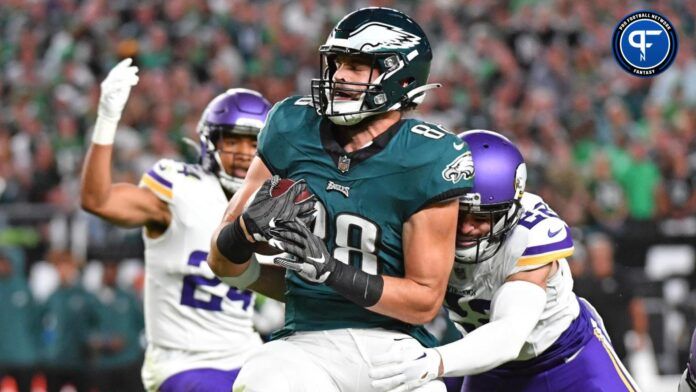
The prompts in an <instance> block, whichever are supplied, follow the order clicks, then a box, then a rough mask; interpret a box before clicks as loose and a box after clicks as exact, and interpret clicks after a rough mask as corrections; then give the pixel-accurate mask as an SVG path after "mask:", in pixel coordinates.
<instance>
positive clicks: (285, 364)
mask: <svg viewBox="0 0 696 392" xmlns="http://www.w3.org/2000/svg"><path fill="white" fill-rule="evenodd" d="M286 345H287V344H286V343H285V342H282V341H275V342H270V343H266V344H264V345H263V346H262V347H261V348H260V349H259V350H258V351H256V352H255V353H254V354H252V355H251V356H250V357H249V358H248V359H247V360H246V362H244V365H243V366H242V369H241V371H240V372H239V375H238V376H237V379H236V380H235V382H234V386H233V388H232V391H233V392H271V391H278V392H291V391H292V380H293V378H292V377H293V374H292V373H293V371H292V366H291V365H292V362H291V361H283V356H282V355H278V354H282V353H283V349H287V348H286V347H285V346H286Z"/></svg>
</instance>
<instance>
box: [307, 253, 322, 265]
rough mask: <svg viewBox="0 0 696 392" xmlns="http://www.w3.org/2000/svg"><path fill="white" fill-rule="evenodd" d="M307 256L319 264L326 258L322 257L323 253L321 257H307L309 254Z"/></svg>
mask: <svg viewBox="0 0 696 392" xmlns="http://www.w3.org/2000/svg"><path fill="white" fill-rule="evenodd" d="M307 258H308V259H309V260H312V261H313V262H315V263H319V264H324V263H325V262H326V259H325V258H324V255H321V259H317V258H316V257H309V256H307Z"/></svg>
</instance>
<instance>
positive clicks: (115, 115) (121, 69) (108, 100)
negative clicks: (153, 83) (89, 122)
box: [98, 58, 138, 122]
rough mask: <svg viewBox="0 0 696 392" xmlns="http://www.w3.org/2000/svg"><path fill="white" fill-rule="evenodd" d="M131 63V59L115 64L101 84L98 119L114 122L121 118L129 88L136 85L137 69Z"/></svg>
mask: <svg viewBox="0 0 696 392" xmlns="http://www.w3.org/2000/svg"><path fill="white" fill-rule="evenodd" d="M132 63H133V59H131V58H127V59H125V60H123V61H121V62H120V63H118V64H116V66H115V67H113V68H112V69H111V71H109V74H108V75H107V76H106V79H104V81H103V82H102V83H101V95H100V96H99V110H98V114H99V116H100V117H102V118H105V119H108V120H111V121H114V122H117V121H118V120H119V119H120V118H121V113H122V112H123V108H124V107H125V106H126V102H127V101H128V96H129V95H130V91H131V88H132V87H133V86H135V85H136V84H138V67H136V66H134V65H131V64H132Z"/></svg>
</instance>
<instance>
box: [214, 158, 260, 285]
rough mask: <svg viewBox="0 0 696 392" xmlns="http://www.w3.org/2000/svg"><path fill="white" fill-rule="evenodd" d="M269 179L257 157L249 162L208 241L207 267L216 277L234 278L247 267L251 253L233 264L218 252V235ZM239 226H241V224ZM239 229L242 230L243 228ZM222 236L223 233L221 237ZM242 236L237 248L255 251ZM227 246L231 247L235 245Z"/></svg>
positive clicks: (219, 239)
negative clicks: (238, 186) (247, 168)
mask: <svg viewBox="0 0 696 392" xmlns="http://www.w3.org/2000/svg"><path fill="white" fill-rule="evenodd" d="M270 177H271V172H270V170H268V168H267V167H266V165H264V163H263V161H262V160H261V159H260V158H259V157H255V158H254V159H253V160H252V161H251V165H250V166H249V170H247V175H246V177H245V178H244V183H243V184H242V187H241V188H240V189H239V191H237V192H236V193H235V194H234V196H232V199H231V200H230V202H229V204H228V205H227V209H226V210H225V215H224V216H223V218H222V222H220V225H218V227H217V229H215V232H214V233H213V237H212V239H211V241H210V252H209V253H208V265H210V269H212V270H213V272H214V273H215V275H217V276H218V277H236V276H239V275H241V274H242V273H243V272H244V271H246V270H247V268H248V267H249V265H250V263H249V260H250V259H251V253H249V256H248V258H247V259H246V260H245V261H241V260H236V262H233V261H231V260H230V259H229V257H226V256H225V255H224V254H223V253H221V252H220V249H219V248H218V241H221V238H220V233H221V232H222V231H223V229H225V228H226V227H229V226H230V225H232V224H234V223H235V221H237V218H239V216H240V215H241V214H242V212H243V211H244V206H245V205H246V203H247V201H248V200H249V198H250V197H251V196H252V195H253V194H254V192H256V190H257V189H259V188H260V187H261V184H263V183H264V181H266V180H267V179H268V178H270ZM240 224H241V225H243V223H241V222H240ZM241 228H244V226H242V227H241ZM228 230H229V229H228ZM224 234H225V233H223V235H224ZM244 234H245V238H241V239H237V240H238V242H240V245H239V246H244V247H247V248H250V249H251V250H252V251H253V250H255V248H256V245H255V244H254V243H255V241H254V238H253V237H251V236H250V235H249V234H248V233H246V232H244ZM244 239H246V241H244ZM221 245H222V243H221ZM227 245H228V246H230V247H233V246H235V245H236V244H227ZM228 256H229V255H228Z"/></svg>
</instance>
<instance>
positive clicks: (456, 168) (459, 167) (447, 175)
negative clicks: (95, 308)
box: [442, 151, 474, 184]
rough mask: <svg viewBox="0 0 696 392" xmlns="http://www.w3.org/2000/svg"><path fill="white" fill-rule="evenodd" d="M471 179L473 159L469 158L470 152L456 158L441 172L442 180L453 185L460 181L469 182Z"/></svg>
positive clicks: (472, 175)
mask: <svg viewBox="0 0 696 392" xmlns="http://www.w3.org/2000/svg"><path fill="white" fill-rule="evenodd" d="M473 177H474V159H473V158H472V157H471V151H467V152H465V153H464V154H462V155H460V156H458V157H457V158H456V159H455V160H453V161H452V162H451V163H450V164H449V165H447V167H446V168H445V170H443V171H442V178H444V179H445V180H446V181H452V182H453V183H455V184H456V183H458V182H459V181H461V180H462V179H465V180H469V179H471V178H473Z"/></svg>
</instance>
